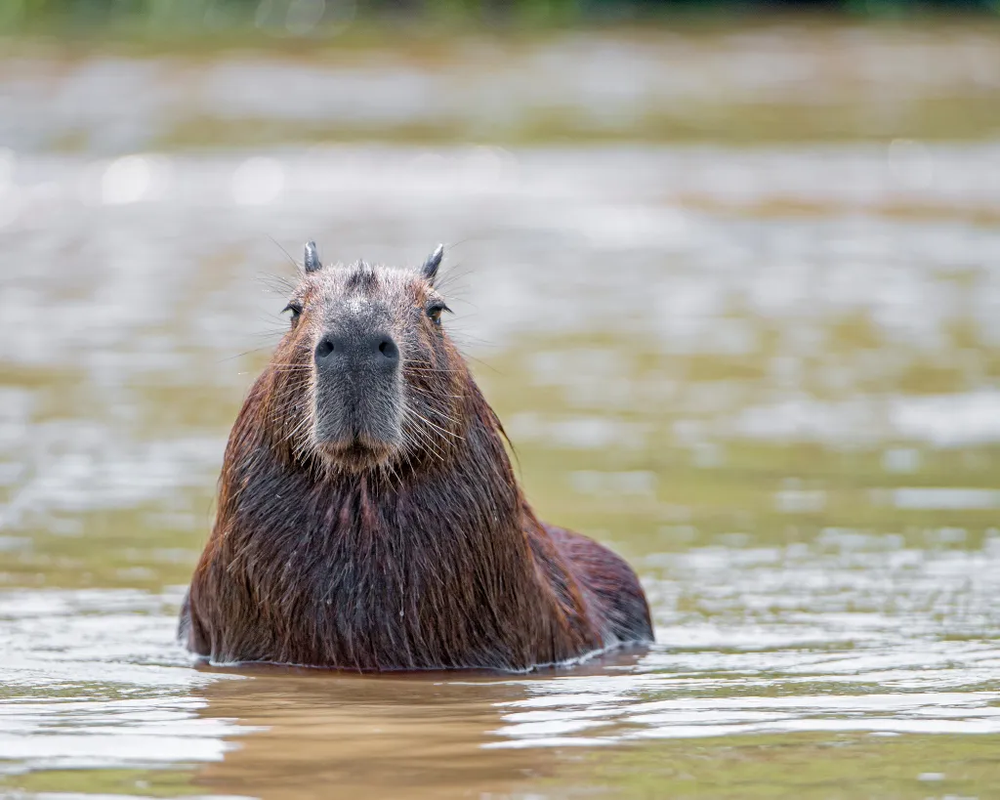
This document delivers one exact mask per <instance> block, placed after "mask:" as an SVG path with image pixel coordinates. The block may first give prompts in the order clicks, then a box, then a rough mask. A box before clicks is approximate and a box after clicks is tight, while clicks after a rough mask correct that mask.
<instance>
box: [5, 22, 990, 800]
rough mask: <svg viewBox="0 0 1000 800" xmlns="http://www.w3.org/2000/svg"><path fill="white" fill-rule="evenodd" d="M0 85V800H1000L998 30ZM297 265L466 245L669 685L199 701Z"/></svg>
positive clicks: (543, 491)
mask: <svg viewBox="0 0 1000 800" xmlns="http://www.w3.org/2000/svg"><path fill="white" fill-rule="evenodd" d="M4 44H5V46H6V47H7V49H8V50H9V53H8V54H7V55H0V796H2V797H10V798H39V800H42V799H44V800H84V798H115V799H118V798H121V799H122V800H124V798H147V797H157V798H159V797H177V796H185V797H189V796H190V797H204V798H236V797H240V798H243V797H246V798H268V799H270V798H341V797H343V798H451V797H456V798H457V797H469V798H477V799H478V800H499V799H500V798H511V799H512V800H513V799H514V798H517V799H518V800H541V798H553V799H555V798H594V797H625V798H661V797H691V798H702V797H704V798H753V797H780V796H788V797H796V798H842V797H843V798H855V797H866V798H868V797H878V798H883V797H891V798H911V797H912V798H931V797H933V798H945V797H950V798H959V797H964V798H972V797H979V798H987V797H1000V600H998V597H1000V35H998V34H997V32H995V31H993V30H992V29H990V28H989V27H988V26H979V25H970V26H946V27H943V28H941V29H934V28H915V29H904V30H898V29H895V28H889V29H886V30H881V29H877V28H876V29H869V28H844V29H838V28H832V27H823V26H820V27H816V28H812V27H809V26H805V27H802V28H801V29H800V28H795V27H788V26H783V27H775V28H764V29H753V30H749V31H745V32H739V31H732V32H726V31H721V32H720V31H709V32H706V31H689V32H687V33H676V32H675V33H666V32H663V33H662V34H651V33H642V34H640V33H635V34H634V36H633V38H629V37H627V36H616V35H613V34H607V35H605V36H597V35H586V36H584V35H580V36H575V37H574V36H568V37H555V38H553V39H551V40H546V39H541V40H531V41H529V42H522V43H513V44H512V43H503V42H496V41H492V40H490V41H486V40H476V39H469V40H459V41H458V42H451V43H449V44H448V45H447V47H445V48H444V51H443V52H439V53H437V54H434V55H433V57H432V56H431V55H428V54H426V53H423V52H422V51H420V50H419V48H418V49H416V50H413V51H405V52H397V51H393V52H391V53H389V52H385V53H383V52H381V51H379V50H378V49H377V48H374V47H372V46H366V47H364V48H358V49H351V48H346V49H345V50H343V51H339V50H336V49H333V50H331V51H326V50H321V51H315V52H314V51H311V50H308V49H307V50H306V51H305V52H302V53H295V52H290V51H289V49H288V48H287V45H282V46H283V47H286V49H285V50H280V49H279V50H277V51H274V52H272V51H271V50H268V49H267V48H265V49H256V50H247V51H243V50H238V49H237V50H226V51H220V52H219V53H217V54H213V55H206V54H205V53H199V54H192V53H188V52H180V53H170V52H168V53H163V52H159V51H156V52H144V51H141V50H137V49H134V48H132V49H130V48H128V47H124V48H119V49H114V48H112V49H111V50H110V51H108V52H103V51H99V52H94V51H87V50H84V51H73V52H72V53H70V52H63V51H62V50H61V49H60V48H59V47H58V45H56V44H53V43H47V42H44V41H40V42H29V43H11V42H5V43H4ZM543 112H544V113H543ZM341 120H343V123H341ZM309 238H315V239H316V240H317V242H318V243H319V246H320V252H321V254H322V255H323V257H324V259H325V260H342V261H353V260H356V259H358V258H365V259H368V260H373V261H381V262H385V263H392V264H416V263H417V262H418V261H419V260H420V259H421V258H422V257H423V256H424V255H426V253H427V252H429V251H430V250H431V249H432V248H433V247H434V246H435V245H436V244H437V243H438V242H439V241H440V242H445V243H446V244H447V246H448V249H447V254H446V261H445V267H444V270H445V274H446V275H447V276H448V277H447V280H446V281H445V284H444V286H445V292H446V294H447V295H448V297H449V304H450V305H451V306H452V308H454V309H455V312H456V313H455V315H454V316H453V317H452V318H450V319H448V320H447V322H446V323H445V324H446V325H447V326H448V328H449V330H450V331H451V332H452V334H453V335H454V337H455V338H456V339H457V340H458V341H459V342H460V343H461V344H462V346H463V349H464V351H465V352H466V353H467V354H468V355H469V357H470V358H471V359H474V360H473V362H472V363H473V365H474V369H475V372H476V375H477V379H478V380H479V381H480V383H481V385H482V386H483V388H484V390H485V392H486V395H487V397H488V398H489V399H490V400H491V402H492V403H493V404H494V406H495V407H496V408H497V410H498V412H499V413H500V416H501V419H503V420H504V422H505V425H506V428H507V431H508V433H509V434H510V437H511V439H512V441H513V444H514V447H515V449H516V453H517V458H518V464H519V466H518V469H519V472H520V474H521V476H522V479H523V481H524V484H525V486H526V489H527V493H528V495H529V497H530V499H531V500H532V502H533V503H534V504H535V506H536V508H537V509H539V511H540V512H541V514H542V515H543V516H544V517H545V518H546V519H548V520H551V521H553V522H558V523H559V524H563V525H567V526H570V527H574V528H576V529H578V530H580V531H582V532H585V533H587V534H588V535H591V536H593V537H595V538H597V539H599V540H601V541H602V542H605V543H607V544H609V545H610V546H611V547H613V548H614V549H616V550H617V551H619V552H620V553H622V554H623V555H625V556H626V557H627V558H628V559H629V560H630V561H631V562H632V563H633V564H634V565H635V567H636V569H637V571H638V572H639V574H640V576H641V578H642V581H643V584H644V586H645V588H646V591H647V593H648V596H649V599H650V603H651V606H652V608H653V615H654V618H655V623H656V634H657V639H656V643H655V645H653V646H652V647H650V648H649V649H648V650H647V651H642V652H636V653H629V654H627V655H617V656H616V655H609V656H605V657H603V658H601V659H596V660H593V661H591V662H588V663H586V664H584V665H582V666H577V667H573V668H562V669H557V670H550V671H542V672H537V673H534V674H528V675H498V674H482V673H476V674H471V673H470V674H462V673H452V674H448V673H434V674H424V675H405V674H399V675H386V676H375V677H372V676H358V675H351V674H335V673H327V672H324V671H318V670H295V669H283V668H276V667H254V668H225V669H223V668H213V667H206V666H196V665H194V664H193V662H192V661H191V659H190V658H189V657H188V655H187V654H186V653H185V652H184V651H183V650H182V649H181V648H180V647H179V646H178V645H177V644H176V642H175V639H174V632H175V619H176V614H177V610H178V606H179V603H180V600H181V597H182V593H183V590H184V587H185V585H186V583H187V580H188V578H189V575H190V571H191V569H192V566H193V564H194V562H195V560H196V558H197V555H198V553H199V551H200V548H201V547H202V545H203V543H204V541H205V538H206V536H207V532H208V529H209V526H210V524H211V519H212V504H213V490H214V484H215V480H216V477H217V474H218V469H219V466H220V463H221V458H222V451H223V446H224V443H225V439H226V436H227V433H228V430H229V426H230V424H231V423H232V421H233V419H234V416H235V413H236V411H237V409H238V407H239V403H240V401H241V398H242V396H243V393H244V392H245V391H246V389H247V387H248V385H249V383H250V381H251V380H252V378H253V376H254V375H255V374H256V373H257V372H258V371H259V370H260V369H261V367H262V365H263V364H264V363H265V361H266V359H267V357H268V352H269V349H270V348H271V347H273V345H274V343H275V342H276V341H277V339H278V337H280V335H281V332H282V330H283V329H284V326H285V325H286V324H287V323H286V320H284V319H283V318H282V317H281V316H280V314H279V312H280V310H281V308H282V307H283V306H284V303H285V301H284V299H283V293H284V291H285V289H284V288H283V283H284V282H285V281H287V280H288V279H290V278H293V277H294V275H295V267H294V266H293V265H292V264H291V263H290V257H289V256H288V255H286V253H285V252H283V250H287V251H288V253H291V258H300V257H301V246H302V243H303V242H304V241H305V240H307V239H309Z"/></svg>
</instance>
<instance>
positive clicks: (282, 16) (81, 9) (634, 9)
mask: <svg viewBox="0 0 1000 800" xmlns="http://www.w3.org/2000/svg"><path fill="white" fill-rule="evenodd" d="M792 10H795V11H810V12H822V13H833V14H847V15H850V16H860V17H875V18H881V17H889V18H893V17H906V16H913V15H923V14H928V13H934V14H936V13H942V12H944V13H949V12H962V13H969V12H972V13H996V12H998V11H1000V0H3V2H2V3H0V29H6V30H8V31H11V30H13V31H19V30H37V29H39V28H42V29H47V30H52V29H55V30H62V31H65V32H73V33H85V32H87V31H101V30H106V29H108V28H109V27H111V28H115V27H124V28H136V27H138V28H142V29H151V30H152V31H154V32H158V33H164V34H169V33H171V32H177V33H181V32H187V33H196V32H198V31H206V32H219V31H235V30H241V29H243V30H253V29H261V30H265V31H267V30H278V31H281V32H282V33H286V32H288V33H292V34H293V35H295V34H298V35H322V34H323V33H324V32H329V31H331V30H336V29H337V28H342V27H343V25H344V23H345V22H353V21H356V20H357V21H373V22H377V23H409V22H414V21H419V22H447V23H454V24H459V25H487V26H489V25H495V24H507V25H513V26H517V27H524V28H529V29H530V28H532V27H544V26H552V25H557V26H558V25H567V24H577V23H594V22H597V23H600V22H616V21H619V22H622V21H629V20H637V19H638V20H647V19H655V18H657V17H668V18H669V17H690V16H696V17H705V16H724V17H727V18H731V17H732V16H733V15H734V14H736V15H742V16H746V17H753V16H757V15H760V14H762V13H768V14H773V13H775V12H782V11H792Z"/></svg>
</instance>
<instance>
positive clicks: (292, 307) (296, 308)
mask: <svg viewBox="0 0 1000 800" xmlns="http://www.w3.org/2000/svg"><path fill="white" fill-rule="evenodd" d="M286 311H290V312H292V322H298V319H299V315H300V314H301V313H302V304H301V303H289V304H288V305H287V306H285V307H284V308H283V309H281V313H282V314H284V313H285V312H286Z"/></svg>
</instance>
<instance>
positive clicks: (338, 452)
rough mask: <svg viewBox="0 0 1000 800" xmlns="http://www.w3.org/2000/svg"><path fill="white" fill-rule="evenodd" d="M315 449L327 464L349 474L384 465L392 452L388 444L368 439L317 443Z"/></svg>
mask: <svg viewBox="0 0 1000 800" xmlns="http://www.w3.org/2000/svg"><path fill="white" fill-rule="evenodd" d="M317 449H318V450H319V452H320V454H321V455H322V456H323V458H324V459H325V460H326V461H327V462H328V463H330V464H332V465H334V466H336V467H339V468H340V469H344V470H348V471H351V472H361V471H363V470H366V469H371V468H372V467H376V466H378V465H379V464H383V463H385V462H386V461H388V460H389V458H390V456H391V455H392V453H393V450H394V448H393V447H392V446H391V445H389V444H388V443H386V442H379V441H375V440H373V439H369V438H368V437H364V438H360V437H358V438H354V439H351V440H349V441H341V442H319V443H318V444H317Z"/></svg>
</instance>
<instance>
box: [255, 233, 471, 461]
mask: <svg viewBox="0 0 1000 800" xmlns="http://www.w3.org/2000/svg"><path fill="white" fill-rule="evenodd" d="M442 255H443V248H442V247H438V248H437V249H436V250H435V251H434V252H433V253H432V254H431V255H430V256H428V258H427V259H426V261H425V262H424V263H423V265H422V266H421V267H418V268H413V269H395V268H390V267H384V266H372V265H369V264H366V263H364V262H358V263H356V264H353V265H350V266H343V265H335V266H332V265H331V266H323V265H322V264H321V262H320V260H319V257H318V255H317V252H316V246H315V244H314V243H312V242H310V243H309V244H307V245H306V249H305V259H304V273H303V275H302V279H301V281H300V282H299V285H298V286H297V287H296V288H295V290H294V291H293V292H292V295H291V297H290V298H289V300H288V305H287V306H286V308H285V310H286V311H288V312H289V314H290V315H291V322H290V328H289V330H288V332H287V333H286V334H285V336H284V338H283V339H282V341H281V343H280V344H279V346H278V348H277V349H276V351H275V354H274V357H273V358H272V360H271V364H270V365H269V368H268V370H269V372H268V373H265V376H266V377H269V378H270V380H271V381H273V383H271V385H270V386H269V387H268V390H267V391H268V394H269V402H268V406H270V408H269V409H268V411H267V414H268V417H269V418H268V419H267V420H266V423H267V424H270V425H271V426H273V430H274V432H275V433H276V434H277V435H278V438H277V441H278V442H279V443H280V444H282V445H284V446H286V449H287V452H288V453H289V455H291V456H292V457H293V458H295V459H297V460H301V461H303V462H310V463H313V464H320V465H322V466H324V467H326V468H333V469H335V470H342V471H349V472H359V471H363V470H368V469H375V468H384V469H386V470H387V471H394V470H395V467H396V466H397V465H399V464H401V463H403V462H406V461H413V460H418V459H420V458H422V457H430V458H439V459H443V458H445V456H446V453H447V450H448V449H449V443H450V442H451V441H453V440H455V439H456V438H460V437H461V433H460V430H459V427H460V422H461V421H460V419H459V417H460V414H459V413H457V409H458V406H459V404H460V401H461V399H462V397H463V395H464V390H463V387H464V386H465V384H466V382H467V381H468V372H467V370H466V367H465V364H464V362H463V360H462V358H461V356H460V355H459V353H458V351H457V349H456V348H455V346H454V345H453V344H452V342H451V341H450V340H449V338H448V336H447V334H446V333H445V331H444V328H443V327H442V325H441V315H442V313H443V312H445V311H448V310H449V309H448V307H447V305H445V302H444V299H443V298H442V297H441V295H440V294H438V292H437V291H436V290H435V288H434V281H435V279H436V277H437V272H438V267H439V266H440V263H441V258H442Z"/></svg>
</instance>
